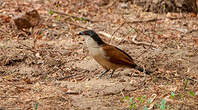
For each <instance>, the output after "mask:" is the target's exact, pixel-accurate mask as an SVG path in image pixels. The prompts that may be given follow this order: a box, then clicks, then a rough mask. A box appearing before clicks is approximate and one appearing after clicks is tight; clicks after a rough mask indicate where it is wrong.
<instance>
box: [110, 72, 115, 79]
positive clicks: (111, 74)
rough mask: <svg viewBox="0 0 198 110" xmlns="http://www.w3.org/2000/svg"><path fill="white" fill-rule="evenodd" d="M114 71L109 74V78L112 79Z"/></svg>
mask: <svg viewBox="0 0 198 110" xmlns="http://www.w3.org/2000/svg"><path fill="white" fill-rule="evenodd" d="M114 71H115V70H113V71H112V72H111V73H110V78H112V76H113V73H114Z"/></svg>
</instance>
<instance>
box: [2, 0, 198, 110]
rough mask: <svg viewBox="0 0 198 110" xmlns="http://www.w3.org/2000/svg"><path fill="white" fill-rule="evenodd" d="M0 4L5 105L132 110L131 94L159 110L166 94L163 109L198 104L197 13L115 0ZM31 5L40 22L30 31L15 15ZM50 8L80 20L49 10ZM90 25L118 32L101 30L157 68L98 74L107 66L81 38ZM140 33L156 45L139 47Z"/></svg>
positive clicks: (11, 109)
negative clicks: (19, 26) (18, 25)
mask: <svg viewBox="0 0 198 110" xmlns="http://www.w3.org/2000/svg"><path fill="white" fill-rule="evenodd" d="M0 5H1V6H0V109H2V110H32V109H38V110H128V109H130V101H129V100H127V99H126V97H132V98H133V102H134V103H133V104H132V105H135V106H133V109H137V110H143V109H144V107H148V108H151V109H153V110H157V109H160V102H161V101H162V99H165V100H166V109H170V110H196V109H198V17H197V16H194V15H192V14H190V13H189V14H188V13H185V14H184V13H168V14H154V13H151V12H143V11H142V8H141V7H138V6H136V5H131V4H130V3H127V2H119V1H116V0H112V1H111V0H101V1H100V0H67V1H66V0H65V1H63V0H60V1H57V0H30V1H29V0H24V1H23V0H22V1H19V3H18V6H17V5H16V2H15V1H13V0H2V2H1V3H0ZM31 9H37V10H38V12H39V14H40V16H41V19H42V20H41V22H40V24H39V25H38V26H36V27H34V29H32V30H31V29H30V30H28V31H30V33H31V35H28V34H27V33H25V32H22V31H21V30H18V29H16V26H15V25H14V23H13V20H12V19H13V18H14V17H16V16H18V15H19V14H21V12H20V11H22V12H25V11H27V10H31ZM50 9H53V10H57V11H60V12H65V13H68V14H69V15H71V16H76V17H79V18H81V19H76V18H74V17H71V16H63V15H59V14H56V13H54V14H53V15H50V14H49V10H50ZM82 18H88V19H89V20H90V21H92V22H90V21H87V20H84V19H82ZM134 21H136V22H134ZM82 27H84V28H82ZM85 28H91V29H94V30H95V31H96V32H103V33H106V34H109V35H113V36H112V37H111V38H109V37H107V36H105V35H101V34H100V35H101V38H102V39H104V41H105V42H107V43H109V44H112V45H115V46H117V47H119V48H121V49H123V50H124V51H126V52H127V53H128V54H130V55H131V56H132V58H133V59H134V60H135V62H136V63H137V64H139V65H142V66H144V67H145V68H148V69H150V70H152V71H154V73H152V74H151V75H145V74H144V73H139V72H138V71H136V70H134V69H119V70H117V71H116V72H115V74H114V75H113V78H109V74H106V75H105V76H104V77H102V78H98V76H99V75H100V74H101V72H103V71H104V69H103V68H102V67H101V66H100V65H99V64H97V63H96V62H95V61H94V60H93V59H92V58H91V57H90V56H89V55H88V51H87V48H86V44H85V42H84V40H83V38H81V37H80V36H77V35H76V34H77V33H78V32H80V31H82V30H85ZM135 35H137V38H136V41H138V42H147V43H150V44H151V45H156V46H144V45H136V44H134V43H133V42H132V38H133V37H134V36H135ZM171 93H174V94H175V95H174V96H173V95H172V97H171ZM149 100H150V103H149Z"/></svg>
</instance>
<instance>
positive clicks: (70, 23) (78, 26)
mask: <svg viewBox="0 0 198 110" xmlns="http://www.w3.org/2000/svg"><path fill="white" fill-rule="evenodd" d="M66 23H68V24H70V25H74V26H77V27H80V28H83V29H92V28H90V27H85V26H81V25H78V24H75V23H71V22H66Z"/></svg>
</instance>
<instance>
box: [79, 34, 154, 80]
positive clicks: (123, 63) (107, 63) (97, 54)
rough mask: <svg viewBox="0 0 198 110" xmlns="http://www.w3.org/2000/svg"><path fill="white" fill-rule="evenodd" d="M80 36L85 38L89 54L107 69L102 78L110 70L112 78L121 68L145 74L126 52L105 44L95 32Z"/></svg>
mask: <svg viewBox="0 0 198 110" xmlns="http://www.w3.org/2000/svg"><path fill="white" fill-rule="evenodd" d="M78 35H83V36H84V39H85V41H86V44H87V47H88V50H89V54H90V55H91V56H92V57H93V58H94V59H95V60H96V61H97V62H98V63H99V64H100V65H101V66H102V67H103V68H104V69H105V71H104V72H103V73H102V74H101V75H100V77H102V76H103V75H104V74H105V73H107V72H108V71H109V70H110V69H112V70H113V71H112V72H111V73H110V77H112V75H113V73H114V71H115V70H116V69H118V68H120V67H128V68H134V69H137V70H139V71H140V72H144V69H143V68H142V67H140V66H138V65H136V64H135V63H134V61H133V59H132V58H131V57H130V56H129V55H128V54H127V53H126V52H124V51H123V50H121V49H119V48H117V47H115V46H112V45H109V44H107V43H105V42H104V41H103V40H102V39H101V38H100V37H99V36H98V34H96V32H94V31H93V30H86V31H82V32H80V33H79V34H78ZM145 73H146V74H150V73H151V71H148V70H145Z"/></svg>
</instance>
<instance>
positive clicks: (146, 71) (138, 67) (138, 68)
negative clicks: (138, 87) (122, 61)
mask: <svg viewBox="0 0 198 110" xmlns="http://www.w3.org/2000/svg"><path fill="white" fill-rule="evenodd" d="M132 68H134V69H137V70H139V71H140V72H145V73H146V74H148V75H149V74H151V73H152V71H150V70H146V69H145V70H144V69H143V68H142V67H140V66H138V65H136V64H134V65H132Z"/></svg>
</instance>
